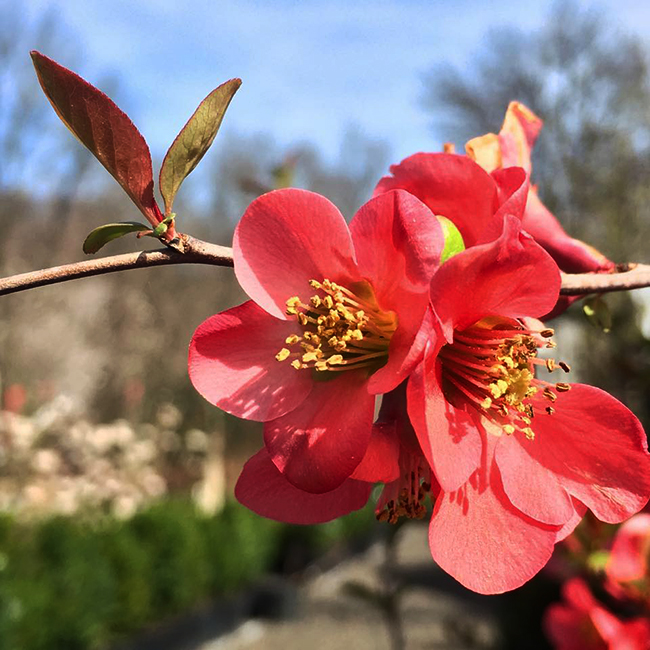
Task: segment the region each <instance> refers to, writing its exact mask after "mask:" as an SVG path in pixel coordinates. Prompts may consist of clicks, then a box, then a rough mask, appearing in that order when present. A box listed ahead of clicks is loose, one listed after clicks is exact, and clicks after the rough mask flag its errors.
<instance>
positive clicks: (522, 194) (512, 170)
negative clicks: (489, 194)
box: [481, 167, 530, 243]
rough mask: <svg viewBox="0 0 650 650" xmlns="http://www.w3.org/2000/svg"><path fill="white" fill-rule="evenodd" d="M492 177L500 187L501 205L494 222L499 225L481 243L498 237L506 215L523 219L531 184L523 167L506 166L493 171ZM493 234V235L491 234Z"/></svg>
mask: <svg viewBox="0 0 650 650" xmlns="http://www.w3.org/2000/svg"><path fill="white" fill-rule="evenodd" d="M492 178H493V179H494V182H495V183H496V184H497V187H498V188H499V202H500V203H501V207H500V208H499V209H498V210H497V213H496V217H497V218H495V219H494V220H493V221H492V223H493V224H494V225H495V226H496V227H497V228H496V230H494V231H493V232H489V233H486V238H485V239H484V240H483V242H481V243H485V242H488V241H492V240H494V239H496V238H497V237H498V236H499V235H500V234H501V230H502V228H503V226H502V222H503V218H504V217H505V215H507V214H510V215H512V216H514V217H517V219H519V220H521V219H522V218H523V216H524V211H525V209H526V201H527V199H528V188H529V187H530V184H529V182H528V177H527V176H526V172H525V171H524V170H523V169H522V168H521V167H506V168H505V169H497V170H496V171H494V172H492ZM490 235H491V236H490Z"/></svg>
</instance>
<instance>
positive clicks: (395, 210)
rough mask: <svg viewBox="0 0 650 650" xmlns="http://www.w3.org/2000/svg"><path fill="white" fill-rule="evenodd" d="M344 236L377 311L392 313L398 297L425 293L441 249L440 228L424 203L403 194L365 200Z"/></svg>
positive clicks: (396, 192) (378, 196)
mask: <svg viewBox="0 0 650 650" xmlns="http://www.w3.org/2000/svg"><path fill="white" fill-rule="evenodd" d="M350 232H351V234H352V240H353V241H354V247H355V251H356V255H357V261H358V266H359V271H360V273H361V275H362V276H363V277H364V278H366V279H367V280H369V281H370V283H371V284H372V285H373V287H374V289H375V295H376V297H377V301H378V302H379V304H380V306H381V307H382V309H392V310H395V311H397V309H399V305H400V298H401V294H402V293H403V292H404V291H408V292H415V293H422V292H425V291H427V290H428V287H429V282H430V281H431V276H432V275H433V272H434V271H435V270H436V268H438V265H439V263H440V255H441V253H442V250H443V248H444V245H445V241H444V235H443V232H442V227H441V226H440V223H439V222H438V220H437V219H436V218H435V217H434V215H433V213H432V212H431V210H429V208H427V206H426V205H424V203H422V202H421V201H420V200H418V199H417V198H415V197H414V196H413V195H411V194H409V193H408V192H405V191H403V190H393V191H389V192H386V193H384V194H379V195H377V196H375V197H374V198H373V199H370V201H368V202H367V203H366V204H365V205H363V206H362V207H361V208H360V209H359V211H358V212H357V213H356V214H355V215H354V218H353V219H352V221H351V223H350Z"/></svg>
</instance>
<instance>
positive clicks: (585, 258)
mask: <svg viewBox="0 0 650 650" xmlns="http://www.w3.org/2000/svg"><path fill="white" fill-rule="evenodd" d="M523 227H524V229H525V230H526V231H527V232H528V233H530V234H531V235H532V236H533V237H534V238H535V241H537V242H538V243H539V244H540V245H541V246H543V247H544V248H545V249H546V250H547V251H548V252H549V253H550V255H551V257H553V259H554V260H555V261H556V262H557V264H558V266H559V267H560V268H561V269H562V270H563V271H565V272H566V273H588V272H590V271H601V272H602V271H613V270H614V268H615V264H614V263H613V262H610V261H609V260H608V259H607V258H606V257H605V256H604V255H603V254H602V253H600V252H599V251H597V250H596V249H595V248H593V247H592V246H589V244H585V242H583V241H580V240H579V239H574V238H573V237H570V236H569V235H567V233H566V232H565V231H564V228H562V226H561V225H560V222H559V221H558V220H557V219H556V217H555V216H554V215H553V214H551V212H550V211H549V210H548V208H547V207H546V206H545V205H544V204H543V203H542V202H541V201H540V200H539V197H538V196H537V192H535V191H531V192H530V194H529V196H528V205H527V206H526V213H525V215H524V220H523Z"/></svg>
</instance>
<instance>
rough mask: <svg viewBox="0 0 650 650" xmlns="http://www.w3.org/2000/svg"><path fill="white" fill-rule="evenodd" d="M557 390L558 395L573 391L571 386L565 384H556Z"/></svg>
mask: <svg viewBox="0 0 650 650" xmlns="http://www.w3.org/2000/svg"><path fill="white" fill-rule="evenodd" d="M555 390H556V391H558V393H566V392H567V391H569V390H571V386H569V384H565V383H563V382H558V383H557V384H555Z"/></svg>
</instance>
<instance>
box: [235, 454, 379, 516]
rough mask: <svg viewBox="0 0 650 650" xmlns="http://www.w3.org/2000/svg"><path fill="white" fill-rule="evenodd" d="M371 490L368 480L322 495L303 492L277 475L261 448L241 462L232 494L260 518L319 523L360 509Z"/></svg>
mask: <svg viewBox="0 0 650 650" xmlns="http://www.w3.org/2000/svg"><path fill="white" fill-rule="evenodd" d="M371 490H372V485H371V484H370V483H364V482H362V481H353V480H347V481H344V482H343V483H342V484H341V485H340V486H339V487H338V488H336V489H335V490H332V491H331V492H327V493H326V494H312V493H310V492H303V491H302V490H299V489H298V488H296V487H294V486H293V485H291V483H289V481H287V480H286V479H285V478H284V477H283V476H282V474H280V472H279V471H278V468H277V467H276V466H275V465H274V464H273V461H272V460H271V458H270V457H269V454H268V452H267V451H266V449H261V450H260V451H258V452H257V454H255V455H254V456H253V457H252V458H251V459H250V460H249V461H248V462H247V463H246V464H245V465H244V469H243V470H242V473H241V475H240V476H239V480H238V481H237V485H236V486H235V496H236V497H237V500H238V501H239V502H240V503H241V504H242V505H244V506H246V507H247V508H250V509H251V510H252V511H253V512H256V513H257V514H258V515H261V516H262V517H268V518H270V519H275V520H276V521H284V522H285V523H288V524H320V523H323V522H325V521H331V520H332V519H336V518H337V517H341V516H343V515H346V514H348V513H349V512H352V511H353V510H358V509H359V508H363V506H364V505H365V504H366V503H367V501H368V498H369V496H370V492H371Z"/></svg>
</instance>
